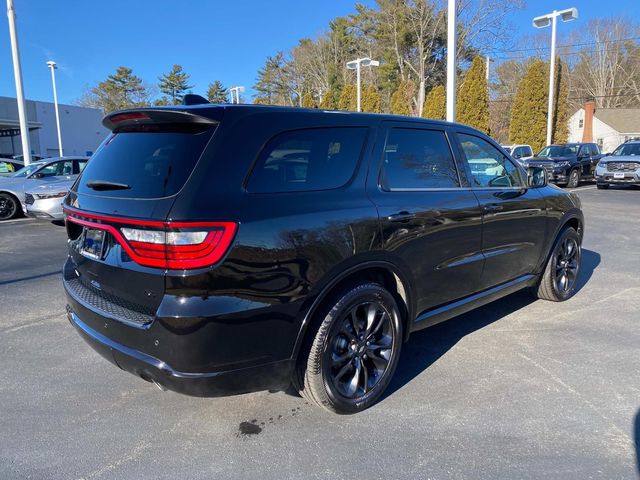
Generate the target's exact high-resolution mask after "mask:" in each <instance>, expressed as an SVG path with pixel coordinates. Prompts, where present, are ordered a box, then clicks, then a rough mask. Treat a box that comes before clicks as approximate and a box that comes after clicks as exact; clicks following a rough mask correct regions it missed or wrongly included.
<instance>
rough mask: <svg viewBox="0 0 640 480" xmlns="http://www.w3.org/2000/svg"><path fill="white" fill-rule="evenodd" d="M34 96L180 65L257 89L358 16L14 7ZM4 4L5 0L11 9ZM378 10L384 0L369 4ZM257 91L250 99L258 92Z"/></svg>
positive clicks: (618, 9)
mask: <svg viewBox="0 0 640 480" xmlns="http://www.w3.org/2000/svg"><path fill="white" fill-rule="evenodd" d="M14 2H15V7H16V12H17V15H18V34H19V41H20V49H21V57H22V68H23V75H24V88H25V94H26V96H27V98H29V99H34V100H51V98H52V93H51V83H50V76H49V72H48V69H47V67H46V61H47V60H50V59H53V60H55V61H56V62H57V63H58V65H59V66H60V70H58V74H57V83H58V96H59V100H60V102H62V103H71V102H73V101H74V100H76V99H77V98H78V97H80V96H81V94H82V92H83V90H84V89H85V87H87V86H91V85H95V84H96V83H97V82H99V81H101V80H103V79H104V78H105V77H106V76H107V75H108V74H109V73H112V72H113V71H114V70H115V69H116V68H117V67H118V66H120V65H125V66H128V67H131V68H133V69H134V72H135V73H136V74H137V75H138V76H141V77H142V78H143V79H144V80H145V81H146V82H148V83H155V82H156V81H157V77H158V76H159V75H161V74H162V73H164V72H166V71H168V70H169V69H170V68H171V65H173V64H174V63H179V64H181V65H182V66H183V67H184V69H185V70H186V71H187V72H188V73H190V74H191V81H192V83H193V84H194V85H195V88H194V92H195V93H201V94H203V93H204V92H205V91H206V88H207V85H208V84H209V83H210V82H211V81H212V80H215V79H219V80H221V81H222V82H223V84H225V85H227V86H229V85H233V84H235V85H245V86H246V87H248V88H250V87H251V86H252V85H253V84H254V82H255V78H256V72H257V71H258V69H259V68H260V67H261V66H262V65H263V64H264V60H265V58H266V56H267V55H272V54H274V53H275V52H276V51H278V50H285V51H286V50H289V49H290V48H292V47H293V46H295V44H296V43H297V41H298V39H300V38H303V37H313V36H315V35H317V34H318V33H320V32H322V31H323V30H325V29H326V28H327V26H328V23H329V21H330V20H331V19H333V18H334V17H336V16H339V15H347V14H349V13H352V12H353V11H354V7H353V6H354V1H353V0H270V1H268V2H267V1H263V0H242V1H222V0H182V1H180V2H177V1H175V0H173V1H169V0H128V1H122V0H110V1H108V2H105V1H98V0H83V1H72V0H55V1H52V0H14ZM3 3H4V2H3ZM360 3H365V4H374V3H375V1H374V0H360ZM603 3H604V2H603V0H577V1H576V0H573V1H572V0H530V1H529V2H527V6H526V8H525V9H523V10H520V11H517V12H515V13H514V14H513V15H512V16H511V18H510V19H509V21H510V22H511V24H512V25H513V27H514V28H515V29H516V31H518V32H522V33H523V34H530V33H533V28H532V27H531V18H532V17H534V16H536V15H540V14H543V13H547V12H549V11H552V10H553V9H554V8H557V9H561V8H568V7H571V6H575V7H577V8H578V10H579V12H580V19H579V20H577V21H575V22H571V23H568V24H564V25H562V26H561V27H560V28H561V30H562V31H566V32H568V31H570V30H571V29H573V28H584V25H585V23H586V22H587V21H588V20H589V19H591V18H594V17H596V16H598V15H603V7H602V5H603ZM604 13H605V14H606V15H607V16H611V15H626V16H629V17H630V18H636V19H637V18H638V17H639V16H640V0H612V1H610V2H607V7H606V11H604ZM11 65H12V64H11V47H10V43H9V31H8V24H7V20H6V16H3V17H2V20H0V95H2V96H15V84H14V80H13V75H12V71H13V70H12V66H11ZM250 93H251V92H249V94H250Z"/></svg>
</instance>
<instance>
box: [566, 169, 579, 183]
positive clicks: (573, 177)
mask: <svg viewBox="0 0 640 480" xmlns="http://www.w3.org/2000/svg"><path fill="white" fill-rule="evenodd" d="M578 185H580V172H579V171H578V170H577V169H573V170H571V173H569V181H568V182H567V187H568V188H576V187H577V186H578Z"/></svg>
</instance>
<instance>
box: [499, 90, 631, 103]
mask: <svg viewBox="0 0 640 480" xmlns="http://www.w3.org/2000/svg"><path fill="white" fill-rule="evenodd" d="M638 95H640V91H638V92H631V93H618V94H613V95H580V96H577V97H567V100H583V99H585V98H613V97H636V96H638ZM514 97H515V95H512V96H511V98H509V99H502V98H501V99H499V100H489V103H512V102H513V101H514V100H513V98H514Z"/></svg>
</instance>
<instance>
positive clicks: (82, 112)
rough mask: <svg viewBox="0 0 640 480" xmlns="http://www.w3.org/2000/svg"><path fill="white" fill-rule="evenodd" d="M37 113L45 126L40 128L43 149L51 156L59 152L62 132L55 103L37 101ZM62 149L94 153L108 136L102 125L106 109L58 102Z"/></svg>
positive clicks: (67, 152) (75, 153) (67, 153)
mask: <svg viewBox="0 0 640 480" xmlns="http://www.w3.org/2000/svg"><path fill="white" fill-rule="evenodd" d="M34 103H35V104H36V115H37V119H38V121H39V122H40V123H42V128H41V129H40V130H39V136H40V153H41V154H42V155H45V156H47V157H50V156H51V157H52V156H58V133H57V129H56V112H55V108H54V105H53V103H49V102H34ZM58 108H59V110H60V131H61V132H62V149H63V152H64V154H65V155H90V154H91V153H93V152H94V151H95V150H96V148H97V147H98V145H100V142H102V140H103V139H104V138H105V137H106V136H107V133H108V130H107V129H106V128H104V127H103V126H102V123H101V122H102V112H101V111H100V110H97V109H95V108H84V107H76V106H73V105H58Z"/></svg>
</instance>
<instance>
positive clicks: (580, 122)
mask: <svg viewBox="0 0 640 480" xmlns="http://www.w3.org/2000/svg"><path fill="white" fill-rule="evenodd" d="M582 127H584V119H582V118H581V119H580V120H578V128H582Z"/></svg>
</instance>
